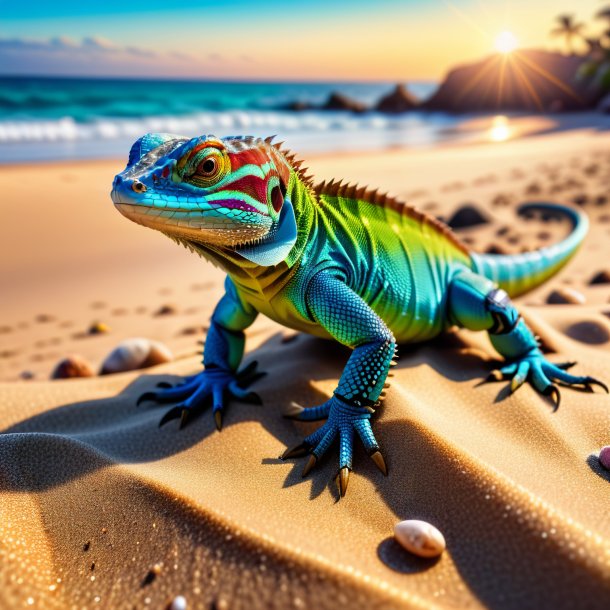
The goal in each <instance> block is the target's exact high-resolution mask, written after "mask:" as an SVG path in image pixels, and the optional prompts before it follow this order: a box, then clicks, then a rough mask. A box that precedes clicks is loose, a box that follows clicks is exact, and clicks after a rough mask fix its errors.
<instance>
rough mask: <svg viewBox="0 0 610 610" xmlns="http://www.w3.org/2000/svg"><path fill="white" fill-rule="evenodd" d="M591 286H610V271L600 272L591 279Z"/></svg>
mask: <svg viewBox="0 0 610 610" xmlns="http://www.w3.org/2000/svg"><path fill="white" fill-rule="evenodd" d="M589 284H590V285H593V284H610V270H608V269H604V270H603V271H599V272H598V273H596V274H595V275H594V276H593V277H592V278H591V281H590V282H589Z"/></svg>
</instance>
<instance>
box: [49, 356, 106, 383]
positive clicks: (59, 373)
mask: <svg viewBox="0 0 610 610" xmlns="http://www.w3.org/2000/svg"><path fill="white" fill-rule="evenodd" d="M94 376H95V371H94V370H93V366H92V365H91V364H90V363H89V362H88V361H87V360H85V359H84V358H83V357H82V356H79V355H78V354H72V355H71V356H68V357H67V358H64V359H63V360H60V361H59V362H58V363H57V364H56V365H55V368H54V369H53V372H52V373H51V379H73V378H76V377H94Z"/></svg>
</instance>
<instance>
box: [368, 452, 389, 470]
mask: <svg viewBox="0 0 610 610" xmlns="http://www.w3.org/2000/svg"><path fill="white" fill-rule="evenodd" d="M370 457H371V459H372V460H373V462H375V466H377V468H379V470H381V472H382V474H383V476H384V477H387V476H388V467H387V466H386V463H385V460H384V459H383V455H381V451H379V449H377V451H374V452H373V453H371V456H370Z"/></svg>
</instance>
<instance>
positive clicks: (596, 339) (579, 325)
mask: <svg viewBox="0 0 610 610" xmlns="http://www.w3.org/2000/svg"><path fill="white" fill-rule="evenodd" d="M566 334H567V335H568V336H569V337H572V339H576V341H580V342H581V343H589V344H590V345H602V344H603V343H607V342H608V341H609V340H610V333H609V332H608V329H607V328H606V326H604V325H603V324H601V323H600V322H597V321H595V320H585V321H583V322H576V323H575V324H572V325H571V326H569V327H568V328H567V329H566Z"/></svg>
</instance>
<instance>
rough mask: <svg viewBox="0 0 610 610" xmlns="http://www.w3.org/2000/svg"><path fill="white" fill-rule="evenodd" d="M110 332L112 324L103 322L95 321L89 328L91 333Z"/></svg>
mask: <svg viewBox="0 0 610 610" xmlns="http://www.w3.org/2000/svg"><path fill="white" fill-rule="evenodd" d="M109 332H110V326H108V325H107V324H104V323H103V322H94V323H93V324H91V326H90V327H89V329H88V330H87V334H89V335H105V334H106V333H109Z"/></svg>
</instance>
